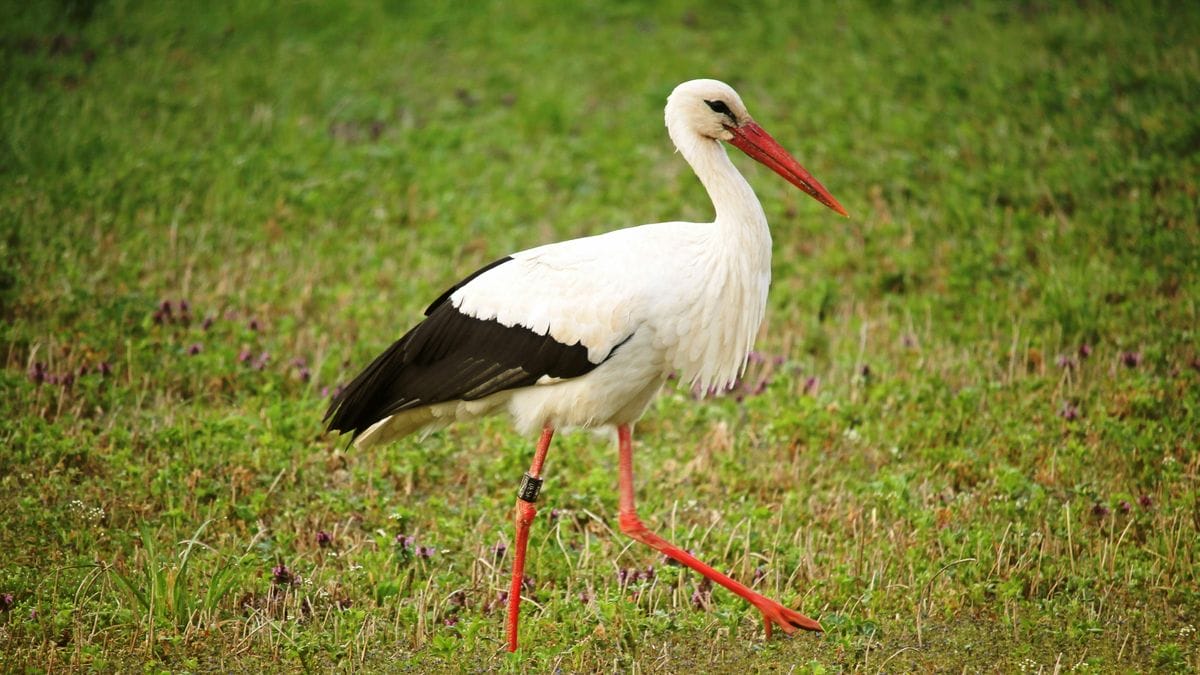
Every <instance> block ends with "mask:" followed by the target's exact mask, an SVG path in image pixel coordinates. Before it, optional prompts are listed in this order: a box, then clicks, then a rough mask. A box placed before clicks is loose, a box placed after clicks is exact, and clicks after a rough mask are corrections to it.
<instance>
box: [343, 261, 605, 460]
mask: <svg viewBox="0 0 1200 675" xmlns="http://www.w3.org/2000/svg"><path fill="white" fill-rule="evenodd" d="M510 261H511V258H503V259H501V260H498V261H496V262H494V263H492V264H490V265H488V266H486V267H484V268H482V269H480V270H479V271H478V272H475V273H474V274H472V275H471V276H469V277H467V278H466V279H464V280H463V281H462V282H460V283H459V284H457V285H456V286H454V287H453V288H451V289H449V290H448V291H446V292H445V293H443V294H442V295H441V296H440V297H439V298H438V299H437V300H435V301H434V302H433V304H431V305H430V306H429V308H428V309H426V310H425V313H426V315H427V317H426V319H425V320H424V321H422V322H421V323H419V324H417V325H416V326H415V327H414V328H413V329H412V330H410V331H409V332H408V333H407V334H406V335H404V337H402V338H400V339H399V340H397V341H396V342H395V343H393V344H392V346H391V347H389V348H388V349H387V351H385V352H383V353H382V354H380V355H379V356H378V357H377V358H376V359H375V360H374V361H373V362H372V363H371V365H369V366H367V367H366V369H365V370H363V372H362V373H360V374H359V375H358V377H356V378H354V380H353V381H352V382H350V384H348V385H346V387H345V388H344V389H343V390H342V391H341V392H340V393H339V394H338V395H337V396H336V397H334V399H333V401H332V403H330V405H329V410H328V411H327V412H326V413H325V420H326V421H327V422H328V428H329V429H330V430H333V431H339V432H352V433H353V434H354V436H356V437H357V436H358V435H359V434H361V433H362V432H364V431H366V430H367V429H368V428H369V427H370V426H371V425H372V424H374V423H375V422H378V421H379V420H381V419H383V418H385V417H387V416H389V415H392V414H394V413H397V412H400V411H402V410H407V409H411V408H416V407H418V406H423V405H430V404H434V403H442V402H446V401H455V400H464V401H472V400H477V399H480V398H483V397H485V396H488V395H490V394H494V393H496V392H498V391H503V390H505V389H514V388H517V387H527V386H531V385H533V384H535V383H536V382H537V381H538V380H539V379H541V378H542V377H550V378H555V379H562V378H572V377H579V376H580V375H584V374H586V373H588V372H589V371H591V370H592V369H593V368H595V367H596V366H598V365H599V363H600V362H599V361H597V362H593V361H590V360H589V359H588V348H587V347H586V346H584V345H583V344H581V343H580V342H575V343H574V344H564V343H562V342H559V341H557V340H556V339H555V338H554V337H553V336H551V335H550V334H549V333H548V332H545V331H543V333H541V334H539V333H537V332H535V331H534V330H532V329H531V328H529V327H526V326H522V325H520V324H515V325H512V326H505V325H504V324H502V323H500V322H498V321H496V320H494V319H490V320H489V319H480V318H476V317H474V316H470V315H468V314H465V313H463V312H461V311H460V310H459V309H458V308H457V307H455V305H454V303H453V302H451V301H450V298H451V296H452V295H453V294H454V293H456V292H457V291H458V290H459V289H460V288H463V287H465V286H466V285H468V284H469V283H471V282H472V281H473V280H475V279H476V278H478V277H480V276H481V275H483V274H484V273H486V272H488V271H490V270H492V269H495V268H497V267H499V266H501V265H503V264H504V263H508V262H510ZM609 351H610V352H611V350H609Z"/></svg>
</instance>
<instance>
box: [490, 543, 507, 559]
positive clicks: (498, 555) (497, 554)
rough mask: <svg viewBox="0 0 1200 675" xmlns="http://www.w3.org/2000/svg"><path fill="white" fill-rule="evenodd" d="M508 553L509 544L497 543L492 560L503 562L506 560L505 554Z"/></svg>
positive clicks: (493, 548)
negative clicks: (502, 560)
mask: <svg viewBox="0 0 1200 675" xmlns="http://www.w3.org/2000/svg"><path fill="white" fill-rule="evenodd" d="M507 552H508V545H507V544H505V543H504V542H502V541H500V542H496V545H495V546H493V547H492V558H494V559H496V560H501V559H503V558H504V554H505V553H507Z"/></svg>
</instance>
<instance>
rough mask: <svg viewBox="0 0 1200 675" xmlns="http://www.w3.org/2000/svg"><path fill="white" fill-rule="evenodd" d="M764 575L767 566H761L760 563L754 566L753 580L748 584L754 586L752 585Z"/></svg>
mask: <svg viewBox="0 0 1200 675" xmlns="http://www.w3.org/2000/svg"><path fill="white" fill-rule="evenodd" d="M766 576H767V568H765V567H763V566H762V565H759V566H758V567H755V568H754V581H753V582H751V584H750V585H751V586H754V585H756V584H758V582H760V581H762V580H763V577H766Z"/></svg>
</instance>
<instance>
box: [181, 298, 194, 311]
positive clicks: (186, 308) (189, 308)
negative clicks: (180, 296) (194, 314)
mask: <svg viewBox="0 0 1200 675" xmlns="http://www.w3.org/2000/svg"><path fill="white" fill-rule="evenodd" d="M190 311H192V306H191V305H189V304H188V301H187V300H180V301H179V313H180V314H187V313H188V312H190Z"/></svg>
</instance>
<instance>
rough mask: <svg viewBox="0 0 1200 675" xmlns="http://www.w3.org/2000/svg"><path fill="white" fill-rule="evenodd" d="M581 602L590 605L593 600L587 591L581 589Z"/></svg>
mask: <svg viewBox="0 0 1200 675" xmlns="http://www.w3.org/2000/svg"><path fill="white" fill-rule="evenodd" d="M579 602H580V603H581V604H584V605H589V604H591V602H592V596H591V595H590V594H589V593H588V592H587V591H580V592H579Z"/></svg>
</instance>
